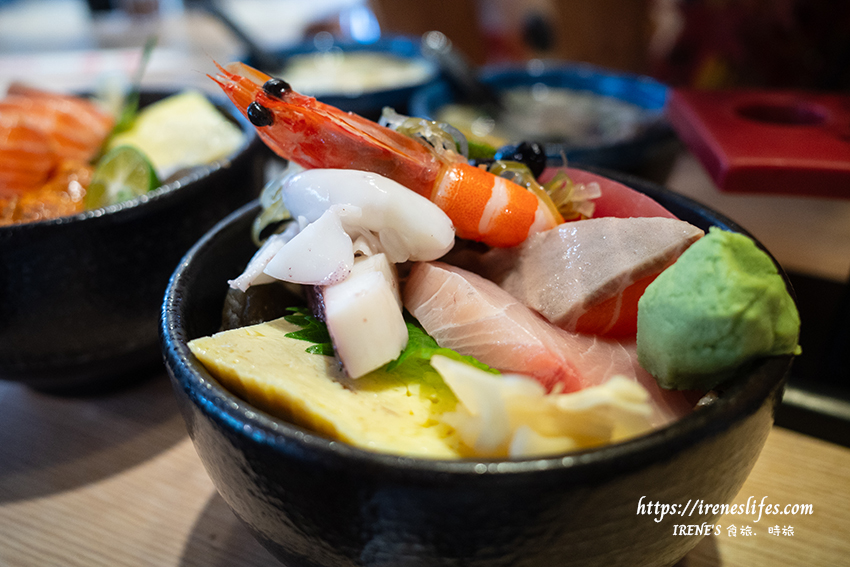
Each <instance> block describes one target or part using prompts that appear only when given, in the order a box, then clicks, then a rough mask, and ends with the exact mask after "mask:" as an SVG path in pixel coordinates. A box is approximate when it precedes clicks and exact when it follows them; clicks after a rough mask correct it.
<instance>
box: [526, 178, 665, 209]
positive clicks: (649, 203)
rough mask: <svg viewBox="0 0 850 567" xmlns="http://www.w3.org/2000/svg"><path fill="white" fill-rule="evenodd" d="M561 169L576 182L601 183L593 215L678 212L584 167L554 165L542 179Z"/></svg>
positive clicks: (594, 200) (545, 179)
mask: <svg viewBox="0 0 850 567" xmlns="http://www.w3.org/2000/svg"><path fill="white" fill-rule="evenodd" d="M558 171H565V172H566V173H567V175H568V176H569V177H570V179H571V180H572V181H573V183H585V184H586V183H593V182H596V183H599V188H600V189H601V191H602V195H601V196H600V197H598V198H596V199H593V203H594V207H595V209H594V212H593V217H594V218H599V217H619V218H627V217H667V218H671V219H674V218H676V215H674V214H673V213H671V212H670V211H668V210H667V209H665V208H664V207H662V206H661V205H660V204H658V202H657V201H655V200H654V199H653V198H651V197H647V196H646V195H644V194H643V193H641V192H640V191H635V190H634V189H632V188H631V187H626V186H625V185H623V184H622V183H619V182H617V181H614V180H613V179H608V178H607V177H602V176H601V175H596V174H595V173H591V172H589V171H584V170H583V169H575V168H572V167H564V168H552V169H549V170H547V171H546V172H544V174H543V175H542V176H541V177H540V182H541V183H545V182H547V181H548V180H549V179H551V178H552V177H554V176H555V174H556V173H557V172H558Z"/></svg>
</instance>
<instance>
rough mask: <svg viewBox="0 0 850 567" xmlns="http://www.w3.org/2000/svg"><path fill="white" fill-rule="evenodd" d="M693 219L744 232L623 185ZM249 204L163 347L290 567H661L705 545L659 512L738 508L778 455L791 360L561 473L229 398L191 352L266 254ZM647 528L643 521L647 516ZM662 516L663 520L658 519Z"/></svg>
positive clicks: (180, 386) (175, 289) (571, 457)
mask: <svg viewBox="0 0 850 567" xmlns="http://www.w3.org/2000/svg"><path fill="white" fill-rule="evenodd" d="M609 176H610V177H613V178H614V179H617V180H619V181H622V182H625V183H626V184H627V185H630V186H631V187H634V188H636V189H638V190H640V191H643V192H645V193H647V194H648V195H650V196H651V197H653V198H654V199H656V200H657V201H659V202H660V203H661V204H662V205H664V206H665V207H667V208H668V209H669V210H670V211H671V212H673V213H674V214H676V215H678V216H679V217H680V218H682V219H684V220H687V221H690V222H692V223H694V224H696V225H699V226H700V227H702V228H704V229H707V228H708V227H709V226H711V225H717V226H720V227H722V228H725V229H729V230H738V231H741V229H740V228H739V227H738V226H736V225H735V224H733V223H732V222H731V221H729V220H728V219H725V218H724V217H722V216H720V215H718V214H717V213H715V212H713V211H711V210H709V209H706V208H705V207H703V206H701V205H699V204H697V203H695V202H693V201H691V200H689V199H687V198H685V197H681V196H679V195H676V194H673V193H671V192H669V191H667V190H665V189H663V188H661V187H658V186H656V185H653V184H649V183H647V182H644V181H640V180H638V179H636V178H630V177H625V176H622V175H609ZM257 211H258V207H257V205H256V204H252V205H247V206H245V207H243V208H242V209H241V210H239V211H238V212H236V213H234V214H233V215H231V216H230V217H228V218H227V219H225V220H224V221H222V222H221V223H220V224H219V225H218V226H217V227H216V228H215V229H214V230H212V231H211V232H210V233H208V234H207V235H206V236H205V237H204V238H203V239H202V240H201V241H199V242H198V244H196V245H195V247H193V248H192V250H191V251H190V252H189V253H188V254H187V255H186V257H185V258H184V259H183V261H182V262H181V264H180V267H179V268H178V269H177V271H176V272H175V274H174V275H173V277H172V280H171V283H170V285H169V288H168V291H167V294H166V298H165V303H164V306H163V313H162V327H161V334H162V346H163V350H164V355H165V360H166V367H167V368H168V372H169V374H170V376H171V378H172V383H173V386H174V390H175V393H176V396H177V399H178V401H179V405H180V409H181V411H182V413H183V417H184V418H185V421H186V424H187V427H188V430H189V435H190V436H191V438H192V440H193V442H194V444H195V448H196V449H197V451H198V454H199V455H200V457H201V460H202V461H203V463H204V466H205V467H206V469H207V471H208V473H209V475H210V477H211V478H212V480H213V482H214V483H215V486H216V487H217V489H218V491H219V492H220V494H221V495H222V497H223V498H224V500H225V501H226V502H227V504H228V505H229V506H230V507H231V508H232V510H233V512H234V513H235V514H236V516H238V517H239V518H240V520H242V522H243V523H244V524H245V526H247V528H248V529H249V530H250V531H251V533H252V534H253V535H254V536H255V537H256V538H257V539H258V540H259V541H260V542H261V543H262V544H263V545H264V546H265V547H266V548H267V549H268V550H269V551H270V552H271V553H273V554H274V555H275V556H276V557H277V558H278V559H280V560H281V562H282V563H283V564H285V565H287V566H289V567H308V566H309V567H316V566H323V567H325V566H334V567H343V566H345V567H348V566H354V565H382V566H393V567H405V566H423V567H425V566H427V567H435V566H449V565H451V566H458V565H465V566H473V567H483V566H488V567H490V566H506V567H507V566H511V567H530V566H570V565H575V566H578V565H581V566H583V567H588V566H604V567H615V566H628V567H639V566H648V565H652V566H656V565H657V566H661V565H671V564H673V563H675V562H676V561H677V560H679V559H680V558H681V557H682V556H684V555H685V554H686V553H687V552H688V551H689V550H690V549H691V548H693V546H695V545H696V544H697V542H698V541H699V540H700V539H701V537H700V536H696V535H693V536H680V535H674V533H673V531H674V528H673V526H674V525H677V524H699V523H701V522H709V523H711V522H712V521H713V520H714V517H712V516H708V515H705V514H700V513H699V511H697V512H695V513H693V514H692V515H685V516H684V517H682V516H676V517H672V516H670V515H669V514H668V515H667V516H666V517H664V518H663V519H661V520H660V521H658V522H656V521H655V519H656V518H658V517H659V516H658V515H657V513H656V511H655V510H654V508H653V507H652V506H648V505H649V503H650V502H652V503H655V502H661V503H664V504H676V505H677V506H683V505H685V504H687V503H688V502H689V501H691V502H695V501H696V500H697V499H701V500H703V501H704V502H707V503H709V502H710V503H725V502H729V501H730V500H731V499H732V498H734V496H735V495H736V494H737V492H738V491H739V490H740V488H741V486H742V484H743V483H744V480H745V479H746V477H747V475H748V474H749V472H750V470H751V468H752V467H753V465H754V463H755V461H756V459H757V458H758V455H759V452H760V451H761V449H762V446H763V445H764V442H765V440H766V438H767V435H768V432H769V430H770V428H771V426H772V423H773V414H774V409H775V407H776V406H777V404H778V403H779V401H780V398H781V393H782V387H783V384H784V379H785V377H786V375H787V373H788V370H789V368H790V365H791V362H792V359H791V357H790V356H785V357H773V358H768V359H764V360H762V361H759V362H758V363H757V364H755V365H754V366H752V367H751V368H748V369H747V370H746V371H745V372H743V373H742V374H743V375H742V376H740V377H739V379H738V380H736V381H735V382H734V383H733V386H731V387H730V388H729V389H728V390H726V391H725V392H724V393H723V395H722V396H721V398H720V399H719V400H718V401H717V402H715V403H714V404H713V405H710V406H707V407H704V408H702V409H700V410H699V411H696V412H695V413H694V414H692V415H689V416H687V417H685V418H684V419H681V420H680V421H678V422H676V423H675V424H673V425H671V426H669V427H667V428H664V429H661V430H659V431H656V432H654V433H651V434H649V435H647V436H644V437H641V438H638V439H634V440H632V441H628V442H625V443H621V444H617V445H611V446H608V447H605V448H602V449H598V450H595V451H586V452H581V453H572V454H568V455H559V456H554V457H551V458H542V459H528V460H510V461H488V460H481V461H477V460H459V461H437V460H425V459H416V458H406V457H397V456H391V455H383V454H375V453H370V452H367V451H364V450H360V449H357V448H354V447H352V446H349V445H347V444H345V443H341V442H334V441H330V440H328V439H325V438H322V437H319V436H317V435H315V434H313V433H311V432H309V431H306V430H304V429H302V428H300V427H297V426H294V425H292V424H290V423H287V422H284V421H282V420H279V419H276V418H272V417H269V416H268V415H266V414H264V413H263V412H262V411H260V410H257V409H255V408H253V407H252V406H250V405H249V404H247V403H246V402H244V401H242V400H241V399H239V398H237V397H236V396H234V395H232V394H230V393H229V392H227V391H226V390H224V389H223V388H222V387H221V386H220V385H219V383H218V382H217V381H216V380H215V379H214V378H212V377H211V375H210V374H209V373H208V372H207V371H206V370H205V369H204V368H203V366H202V365H201V364H200V363H199V362H198V361H197V360H196V359H195V358H194V357H193V356H192V354H191V353H190V352H189V349H188V348H187V346H186V343H187V341H189V340H191V339H193V338H196V337H200V336H203V335H207V334H211V333H213V332H215V331H216V330H217V329H218V327H219V325H220V317H221V315H220V314H221V306H222V302H223V299H224V294H225V288H226V283H225V282H226V280H227V279H228V278H232V277H234V276H235V275H236V274H238V273H240V272H241V270H242V268H243V267H244V265H245V263H246V262H247V260H248V259H249V257H250V256H251V254H252V252H253V245H252V244H251V240H250V238H249V231H250V225H251V221H252V220H253V218H254V216H255V214H256V213H257ZM641 504H642V505H643V511H644V513H641V508H640V505H641ZM647 508H648V509H649V510H650V511H649V512H648V513H647Z"/></svg>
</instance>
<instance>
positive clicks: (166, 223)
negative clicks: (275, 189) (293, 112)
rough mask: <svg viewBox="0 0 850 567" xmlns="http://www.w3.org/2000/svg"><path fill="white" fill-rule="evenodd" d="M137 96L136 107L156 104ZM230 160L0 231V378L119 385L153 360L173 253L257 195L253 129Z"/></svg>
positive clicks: (64, 386) (62, 385)
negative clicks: (106, 202) (134, 193)
mask: <svg viewBox="0 0 850 567" xmlns="http://www.w3.org/2000/svg"><path fill="white" fill-rule="evenodd" d="M168 94H172V93H165V92H146V93H144V94H143V97H142V100H141V104H142V105H145V104H149V103H151V102H153V101H156V100H159V99H161V98H164V97H165V96H167V95H168ZM231 107H232V105H230V104H227V105H225V104H224V103H222V104H221V106H219V108H220V109H221V110H222V112H224V113H225V114H226V115H227V116H229V117H231V118H232V119H233V121H234V122H235V123H237V124H238V125H239V127H240V128H241V129H242V131H243V133H244V142H243V143H242V145H241V147H240V148H239V149H238V150H237V151H236V152H235V153H234V154H233V155H231V156H229V158H228V159H227V160H223V161H221V162H218V163H216V164H213V165H210V166H207V167H204V168H199V169H197V170H193V172H191V173H189V174H187V175H186V176H184V177H182V178H180V179H178V180H176V181H174V182H172V183H169V184H167V185H164V186H162V187H160V188H159V189H156V190H154V191H152V192H151V193H149V194H147V195H145V196H143V197H140V198H137V199H134V200H133V201H128V202H125V203H121V204H118V205H112V206H109V207H105V208H102V209H96V210H91V211H86V212H83V213H80V214H77V215H74V216H69V217H63V218H58V219H53V220H46V221H40V222H34V223H28V224H19V225H12V226H6V227H0V258H2V261H0V379H3V380H16V381H21V382H25V383H26V384H28V385H30V386H32V387H35V388H39V389H47V390H54V391H73V390H82V389H86V388H101V387H106V386H111V385H118V384H120V383H121V382H123V381H127V380H130V379H132V378H135V376H136V375H137V374H139V373H141V372H144V371H145V370H150V368H151V367H154V365H157V364H161V356H160V350H159V342H158V335H157V322H158V320H159V309H160V306H161V305H162V296H163V293H164V292H165V287H166V285H167V283H168V278H169V276H170V275H171V273H172V272H173V271H174V268H175V267H176V266H177V263H178V262H179V261H180V258H181V257H182V256H183V254H185V253H186V251H187V250H188V249H189V248H190V247H191V246H192V244H194V243H195V242H196V241H197V240H198V239H199V238H200V237H201V236H202V235H203V234H204V233H205V232H206V231H207V230H209V229H210V228H211V227H212V226H213V225H214V224H215V223H216V222H218V221H219V220H221V219H222V218H223V217H225V216H226V215H227V214H228V213H230V212H232V211H233V210H235V209H237V208H238V207H239V206H241V205H243V204H244V203H246V202H248V201H250V200H251V199H253V198H255V197H256V196H257V195H258V194H259V191H260V188H261V187H262V183H263V171H262V170H263V163H264V160H265V159H266V156H267V155H268V153H267V152H266V150H265V146H263V144H262V143H261V142H260V141H259V139H258V137H257V136H256V133H255V129H254V127H253V126H252V125H251V124H249V123H248V121H247V120H245V119H244V118H243V117H242V116H241V114H239V113H237V112H235V111H232V110H231V109H230V108H231Z"/></svg>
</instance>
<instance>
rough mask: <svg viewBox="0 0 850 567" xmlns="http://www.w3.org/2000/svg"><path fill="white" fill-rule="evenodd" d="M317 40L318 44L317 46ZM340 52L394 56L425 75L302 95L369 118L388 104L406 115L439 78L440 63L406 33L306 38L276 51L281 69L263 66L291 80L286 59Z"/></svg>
mask: <svg viewBox="0 0 850 567" xmlns="http://www.w3.org/2000/svg"><path fill="white" fill-rule="evenodd" d="M317 43H318V44H319V47H317ZM327 52H330V53H337V54H338V55H341V56H342V57H343V58H344V56H345V55H346V54H349V53H374V54H377V55H380V56H384V55H386V56H391V57H394V58H398V59H400V60H402V61H404V62H409V63H410V64H413V65H417V66H422V68H423V75H422V77H421V78H419V79H418V80H415V81H412V82H411V81H405V82H404V83H402V84H387V85H384V86H377V85H376V86H372V87H367V88H364V89H363V90H360V91H357V92H350V93H349V92H333V91H330V90H328V91H326V92H319V93H312V92H304V93H303V94H308V95H315V96H316V98H317V99H318V100H320V101H322V102H325V103H327V104H330V105H332V106H336V107H337V108H339V109H341V110H345V111H350V112H354V113H356V114H359V115H361V116H364V117H366V118H369V119H370V120H377V119H378V118H379V117H380V116H381V110H382V109H383V108H384V107H385V106H389V107H391V108H394V109H395V110H396V111H397V112H400V113H402V114H405V113H407V112H408V101H409V99H410V97H411V95H412V94H413V92H414V91H415V90H416V89H419V88H422V87H424V86H426V85H429V84H432V83H434V82H435V81H436V80H437V79H438V77H439V69H438V68H437V66H436V65H435V64H434V63H433V62H431V61H429V60H428V59H426V58H425V57H423V56H422V51H421V49H420V45H419V40H418V38H410V37H406V36H386V37H382V38H380V39H378V40H377V41H374V42H370V43H358V42H354V41H350V40H347V41H343V40H339V39H334V40H332V43H325V44H322V42H317V41H315V40H309V41H305V42H303V43H300V44H299V45H297V46H294V47H291V48H288V49H286V50H282V51H279V52H276V53H275V55H276V56H277V57H278V58H279V59H281V60H282V61H283V67H282V68H280V69H261V70H262V71H265V72H266V73H268V74H270V75H273V76H276V77H280V78H282V79H284V80H289V79H288V78H287V74H286V62H287V61H290V62H291V61H292V60H293V59H295V58H297V57H302V56H311V55H315V54H320V53H327ZM247 63H248V64H249V65H252V66H256V65H257V61H253V60H251V59H249V60H248V61H247ZM293 87H294V88H295V89H296V90H298V84H297V82H294V81H293Z"/></svg>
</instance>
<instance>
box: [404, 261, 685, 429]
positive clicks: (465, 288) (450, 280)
mask: <svg viewBox="0 0 850 567" xmlns="http://www.w3.org/2000/svg"><path fill="white" fill-rule="evenodd" d="M404 305H405V307H406V308H407V309H408V311H410V312H411V314H413V316H414V317H416V318H417V319H418V320H419V322H420V323H421V324H422V326H423V327H424V329H425V330H426V331H427V332H428V333H429V334H430V335H431V336H432V337H433V338H434V339H435V340H436V341H437V343H438V344H439V345H440V346H443V347H447V348H450V349H453V350H455V351H457V352H459V353H461V354H464V355H469V356H473V357H475V358H477V359H478V360H480V361H481V362H483V363H485V364H487V365H489V366H492V367H494V368H497V369H499V370H501V371H503V372H515V373H521V374H526V375H529V376H532V377H533V378H535V379H536V380H537V381H538V382H540V383H541V384H542V385H543V386H544V387H546V388H547V390H550V391H551V390H555V391H563V392H573V391H577V390H580V389H582V388H585V387H587V386H591V385H597V384H602V383H603V382H605V381H607V380H608V379H610V378H611V377H612V376H615V375H622V376H626V377H628V378H630V379H633V380H636V381H638V382H639V383H640V384H641V385H642V386H644V387H645V388H646V389H647V390H648V391H649V392H650V394H651V396H652V398H653V401H654V402H655V403H654V406H655V415H654V417H653V422H654V424H664V423H667V422H669V421H671V420H673V419H675V418H677V417H680V416H681V415H684V414H685V413H687V412H689V411H690V409H691V404H690V403H688V401H687V400H686V399H685V397H684V395H683V394H682V393H681V392H666V391H665V392H662V391H661V390H660V388H659V387H658V385H657V383H656V382H655V379H654V378H652V376H650V375H649V373H647V372H646V371H644V370H643V369H642V368H641V367H640V365H639V364H638V362H637V356H636V352H635V348H634V346H633V344H631V343H629V344H623V343H620V342H618V341H616V340H612V339H604V338H601V337H595V336H590V335H582V334H577V333H570V332H568V331H564V330H562V329H559V328H558V327H555V326H554V325H552V324H550V323H549V322H547V321H546V320H545V319H543V318H542V317H541V316H540V315H538V314H537V313H535V312H534V311H532V310H531V309H529V308H528V307H526V306H525V305H523V304H522V303H520V302H519V301H518V300H517V299H515V298H514V297H513V296H511V295H510V294H509V293H508V292H506V291H505V290H503V289H502V288H500V287H499V286H498V285H496V284H495V283H493V282H491V281H489V280H487V279H485V278H483V277H481V276H478V275H476V274H473V273H472V272H468V271H466V270H463V269H461V268H457V267H455V266H450V265H448V264H444V263H441V262H429V263H418V264H415V265H414V266H413V268H412V270H411V272H410V276H409V278H408V280H407V284H406V286H405V290H404Z"/></svg>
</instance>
